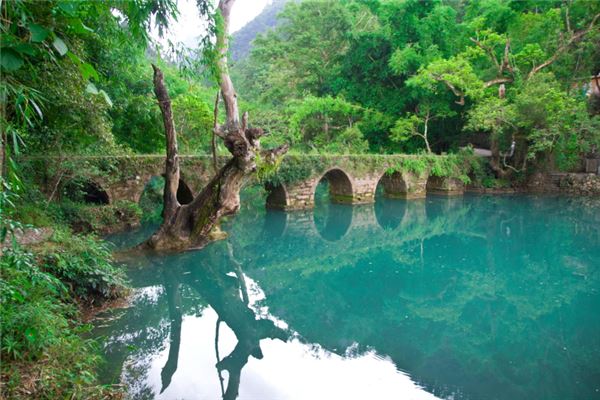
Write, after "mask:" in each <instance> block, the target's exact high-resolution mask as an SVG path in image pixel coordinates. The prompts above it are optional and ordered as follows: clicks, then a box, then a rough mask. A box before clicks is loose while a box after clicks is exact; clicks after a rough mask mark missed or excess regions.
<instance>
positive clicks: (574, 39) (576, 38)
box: [527, 14, 600, 80]
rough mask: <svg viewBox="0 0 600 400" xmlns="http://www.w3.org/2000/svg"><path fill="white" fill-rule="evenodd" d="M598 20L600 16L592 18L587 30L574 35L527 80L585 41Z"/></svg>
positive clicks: (533, 71)
mask: <svg viewBox="0 0 600 400" xmlns="http://www.w3.org/2000/svg"><path fill="white" fill-rule="evenodd" d="M598 19H600V14H596V15H595V16H594V18H592V21H591V22H590V24H589V25H588V27H587V28H585V29H582V30H580V31H578V32H575V33H574V34H572V35H571V38H570V39H569V40H568V41H567V42H566V43H563V44H562V45H560V46H558V49H556V51H555V52H554V54H553V55H552V56H551V57H549V58H548V59H547V60H546V61H544V62H543V63H541V64H540V65H538V66H536V67H534V68H533V69H532V70H531V71H529V74H527V80H529V79H531V78H532V77H533V76H534V75H535V74H537V73H538V72H540V71H541V70H542V69H544V68H546V67H548V66H549V65H551V64H552V63H554V62H555V61H556V60H558V57H560V56H561V55H562V54H563V53H564V52H565V51H567V49H568V48H569V47H571V46H572V45H573V44H575V43H577V42H578V41H580V40H581V39H583V38H584V37H585V35H587V34H588V33H589V32H591V31H592V29H593V28H594V25H595V24H596V22H597V21H598Z"/></svg>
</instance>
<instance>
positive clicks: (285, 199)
mask: <svg viewBox="0 0 600 400" xmlns="http://www.w3.org/2000/svg"><path fill="white" fill-rule="evenodd" d="M265 190H266V191H267V193H268V194H267V208H272V209H275V210H286V209H287V208H288V206H289V205H290V198H289V195H288V190H287V188H286V186H285V184H283V183H280V184H278V185H274V184H271V183H267V184H266V185H265Z"/></svg>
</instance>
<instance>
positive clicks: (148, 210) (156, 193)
mask: <svg viewBox="0 0 600 400" xmlns="http://www.w3.org/2000/svg"><path fill="white" fill-rule="evenodd" d="M164 188H165V178H163V177H162V176H155V177H152V179H150V181H149V182H148V183H147V184H146V187H145V188H144V192H143V193H142V196H141V198H140V209H141V213H142V222H152V223H160V222H161V221H162V211H163V192H164Z"/></svg>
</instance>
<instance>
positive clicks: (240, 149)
mask: <svg viewBox="0 0 600 400" xmlns="http://www.w3.org/2000/svg"><path fill="white" fill-rule="evenodd" d="M234 3H235V0H220V1H219V5H218V10H217V14H216V16H215V18H216V21H217V22H218V24H217V29H216V30H215V32H216V60H217V65H216V68H217V73H218V80H219V86H220V91H221V96H222V98H223V102H224V104H225V111H226V116H225V123H224V124H223V125H220V126H219V125H216V124H215V129H214V134H215V135H217V136H218V137H220V138H221V139H222V140H223V142H224V144H225V147H226V148H227V150H229V152H230V153H231V155H232V158H231V159H230V160H229V161H227V163H226V164H225V165H224V166H223V167H222V168H221V169H220V170H219V171H218V172H217V173H216V175H215V176H214V177H213V178H212V180H211V181H210V182H209V183H208V185H206V187H205V188H204V189H203V190H202V191H201V192H200V194H198V195H197V196H196V197H195V198H194V200H193V201H192V202H191V203H189V204H186V205H181V204H179V203H178V201H177V188H178V182H179V179H178V176H179V158H178V150H177V134H176V131H175V126H174V123H173V116H172V111H171V100H170V98H169V94H168V91H167V89H166V87H165V83H164V78H163V74H162V71H161V70H160V69H159V68H158V67H156V66H155V67H154V90H155V93H156V97H157V100H158V103H159V106H160V109H161V113H162V116H163V121H164V127H165V135H166V142H167V159H166V164H165V170H166V174H165V176H166V178H167V179H166V184H165V189H164V201H165V204H164V207H165V212H164V216H163V222H162V225H161V226H160V228H159V229H158V231H157V232H156V233H154V234H153V235H152V236H151V237H150V238H149V239H148V240H147V241H146V243H145V245H146V246H147V247H150V248H152V249H155V250H182V249H188V248H199V247H202V246H204V245H205V244H206V243H208V242H209V241H210V239H211V231H212V230H213V228H214V227H215V226H216V225H217V224H218V222H219V220H220V219H221V218H222V217H223V216H226V215H231V214H234V213H235V212H237V211H238V209H239V207H240V195H239V192H240V189H241V188H242V185H243V184H244V183H245V181H246V178H247V176H248V175H249V174H250V173H252V172H254V171H255V170H256V168H257V157H258V156H260V158H261V159H262V160H267V162H269V161H273V160H274V158H275V157H277V156H278V155H280V154H283V153H284V152H286V151H287V148H288V146H287V145H283V146H280V147H278V148H275V149H272V150H266V151H264V150H261V147H260V138H261V136H262V135H263V130H262V129H260V128H250V127H249V126H248V114H247V113H246V114H244V116H243V118H242V120H241V121H240V115H239V110H238V102H237V94H236V92H235V88H234V86H233V82H232V80H231V77H230V75H229V71H228V66H227V51H228V42H229V40H228V31H229V21H230V14H231V9H232V7H233V4H234ZM216 110H217V108H216V107H215V116H216Z"/></svg>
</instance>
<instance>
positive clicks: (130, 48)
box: [0, 0, 600, 398]
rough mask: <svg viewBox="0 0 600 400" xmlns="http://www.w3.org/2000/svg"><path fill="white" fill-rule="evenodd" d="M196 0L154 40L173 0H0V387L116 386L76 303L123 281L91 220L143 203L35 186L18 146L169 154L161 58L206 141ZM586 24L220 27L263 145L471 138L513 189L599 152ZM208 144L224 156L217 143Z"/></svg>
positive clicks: (267, 16)
mask: <svg viewBox="0 0 600 400" xmlns="http://www.w3.org/2000/svg"><path fill="white" fill-rule="evenodd" d="M198 9H199V13H200V15H201V16H203V17H205V18H206V19H207V20H209V23H208V24H207V32H208V33H207V36H206V38H205V39H204V40H201V41H200V43H199V44H198V47H197V48H185V47H183V46H182V45H181V44H179V43H171V42H168V45H163V46H160V45H159V42H158V41H157V40H156V38H155V37H154V36H153V35H151V32H155V33H157V34H159V35H161V36H165V35H166V34H167V32H168V29H169V24H170V23H172V22H173V21H174V20H176V19H177V16H178V12H179V11H178V9H177V2H176V1H175V0H136V1H121V0H114V1H102V2H100V1H82V2H75V1H68V0H48V1H37V0H8V1H2V2H0V18H1V26H0V31H1V35H2V38H1V58H0V68H1V75H2V79H1V83H0V99H1V110H0V120H1V124H2V132H1V133H2V141H1V144H2V148H1V170H2V171H1V172H2V178H1V184H2V192H1V193H0V208H1V213H0V214H1V220H0V222H1V228H2V232H1V235H0V239H1V242H3V243H4V242H5V241H11V240H12V243H13V247H12V249H9V250H6V251H4V252H3V254H2V258H1V263H2V278H1V280H0V284H1V285H2V286H1V289H2V292H1V297H2V298H1V300H2V309H1V310H0V317H1V323H2V327H3V328H2V329H3V332H2V333H3V334H2V342H1V351H2V359H3V363H2V380H3V385H2V391H3V392H2V395H3V396H8V397H19V396H20V397H23V398H27V397H28V396H30V395H32V396H35V397H42V398H57V397H65V396H74V397H78V398H92V397H94V396H97V397H101V396H104V395H105V391H108V392H111V391H112V390H113V389H109V388H103V387H96V386H94V385H95V382H96V381H95V377H94V373H93V372H91V371H92V370H93V366H94V365H96V364H97V363H98V358H97V357H96V356H95V355H93V354H94V352H93V351H91V349H93V346H94V345H93V343H91V342H90V341H87V340H85V339H82V338H81V336H80V333H81V332H82V331H84V330H85V325H84V324H82V322H81V315H80V313H79V312H78V311H77V307H75V306H74V305H73V304H79V305H82V304H85V305H86V306H89V305H90V304H94V305H95V304H98V303H102V302H104V301H106V300H107V299H114V298H117V297H119V296H120V295H122V294H123V293H124V292H125V291H126V289H125V288H126V286H127V284H126V282H125V280H124V276H123V274H122V272H120V271H119V270H118V268H116V267H115V266H114V265H113V264H112V263H111V259H110V258H111V256H110V251H109V249H108V248H107V247H106V246H105V244H104V243H103V242H102V241H101V240H100V239H98V237H96V236H93V235H87V234H88V233H90V232H91V233H99V232H104V231H105V229H104V228H106V226H107V225H111V224H118V223H120V222H122V221H123V220H124V219H132V220H135V219H139V218H140V215H141V214H142V210H140V205H138V204H125V203H123V204H111V205H110V207H108V206H107V207H104V208H102V210H100V211H99V210H98V208H94V209H91V208H90V207H89V205H85V206H84V205H83V204H82V201H81V200H82V198H81V196H82V194H81V190H78V189H81V187H77V178H78V177H77V176H72V177H69V178H71V179H70V180H71V182H74V183H73V185H74V186H68V185H67V186H64V185H63V186H61V185H62V183H61V182H50V183H49V184H48V182H46V183H47V184H48V186H47V187H46V189H48V187H49V188H50V190H41V189H40V188H39V187H38V186H37V183H38V180H37V177H36V176H35V173H34V172H35V171H31V170H30V169H28V167H27V160H30V159H32V158H35V157H38V156H44V157H55V160H56V164H57V165H59V164H60V165H64V164H65V163H68V162H69V160H70V159H71V158H73V157H78V156H88V155H115V156H121V155H122V156H127V155H135V154H164V152H165V131H164V126H163V120H162V117H161V110H160V108H159V107H158V106H157V100H156V98H155V93H154V87H153V70H152V67H151V64H152V63H154V64H156V65H157V66H159V67H160V69H161V70H162V71H163V72H164V81H165V85H166V87H167V88H168V91H169V94H170V96H171V100H172V109H173V118H174V125H175V127H176V129H177V133H178V140H179V151H180V153H182V154H204V153H205V154H210V152H211V137H212V132H213V127H214V124H215V121H213V118H214V114H213V104H214V102H215V95H216V94H217V92H218V91H219V85H218V84H219V79H218V72H216V71H215V69H216V67H215V58H216V55H215V47H214V43H213V42H211V40H212V38H213V37H214V34H215V32H218V31H219V29H221V28H222V27H220V25H219V22H220V20H219V18H218V16H217V17H215V15H217V14H215V10H214V7H213V5H212V2H210V1H203V0H199V1H198ZM599 27H600V2H598V1H586V0H565V1H548V0H522V1H516V0H472V1H467V0H428V1H417V0H389V1H372V0H339V1H333V0H332V1H314V0H305V1H287V2H286V1H283V0H275V1H274V2H273V3H272V4H271V5H269V6H267V8H266V9H265V11H264V12H263V14H261V15H259V16H258V17H257V19H256V20H255V21H253V22H251V23H250V24H249V25H248V26H247V27H246V28H243V29H242V30H240V31H239V32H238V33H237V34H233V35H232V37H231V40H232V43H233V44H232V50H231V55H232V57H230V58H229V59H230V66H229V68H230V73H231V77H232V79H233V81H234V82H235V85H236V89H237V93H236V94H237V98H238V100H239V103H240V109H241V110H242V111H248V112H249V114H250V116H251V118H250V123H251V125H252V126H256V127H260V128H263V129H264V130H265V131H266V132H267V133H268V135H267V136H265V138H264V139H263V143H265V146H268V147H275V146H280V145H285V144H287V145H290V152H291V153H295V152H297V153H325V154H329V153H336V154H360V153H373V154H392V153H436V154H442V153H456V152H458V151H459V149H461V148H464V147H467V148H469V147H473V148H477V149H485V150H486V151H489V154H490V155H491V157H490V161H489V165H488V164H486V166H485V169H486V170H485V174H486V181H485V184H488V185H490V186H494V185H496V184H499V183H498V182H500V183H501V184H513V183H515V182H520V181H523V180H525V179H526V178H527V176H528V175H529V174H531V173H533V172H536V171H579V170H580V169H581V167H582V159H583V158H584V157H585V156H586V155H587V154H589V153H593V152H597V151H598V149H599V148H600V100H599V99H600V87H598V86H597V85H598V82H599V79H598V78H597V77H598V76H600V45H599V44H600V28H599ZM211 35H212V36H211ZM594 77H596V79H595V80H594ZM594 85H596V86H594ZM220 118H221V120H222V119H223V113H221V114H220ZM217 152H218V153H219V154H223V155H225V154H228V153H227V149H226V148H225V146H224V145H223V144H219V145H218V148H217ZM56 168H62V167H60V166H57V167H56ZM65 170H67V169H66V168H65ZM78 172H79V173H81V174H82V175H84V174H85V171H78ZM57 175H60V174H57ZM61 176H62V175H61ZM64 181H67V179H64V180H63V182H64ZM59 183H60V185H59ZM59 188H60V190H59ZM57 191H58V192H60V193H56V192H57ZM159 191H160V188H159ZM32 227H37V228H43V229H46V228H49V231H44V230H43V229H41V231H40V232H42V233H40V234H42V235H43V234H44V232H49V233H48V235H50V236H49V239H48V241H46V242H45V243H44V244H43V245H42V246H38V248H36V249H35V250H34V251H31V250H30V249H25V248H23V247H20V246H19V245H18V244H17V237H18V236H19V235H18V233H19V232H20V233H22V232H24V231H26V230H27V229H30V228H32ZM15 232H16V233H15ZM36 232H37V231H36ZM38 233H39V232H38ZM57 249H60V251H57ZM7 360H8V361H9V362H5V361H7ZM32 363H33V365H35V367H34V368H32V367H31V365H32ZM65 365H68V366H69V367H68V368H63V366H65ZM44 374H45V375H44ZM5 383H6V384H5ZM24 388H25V389H24Z"/></svg>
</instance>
